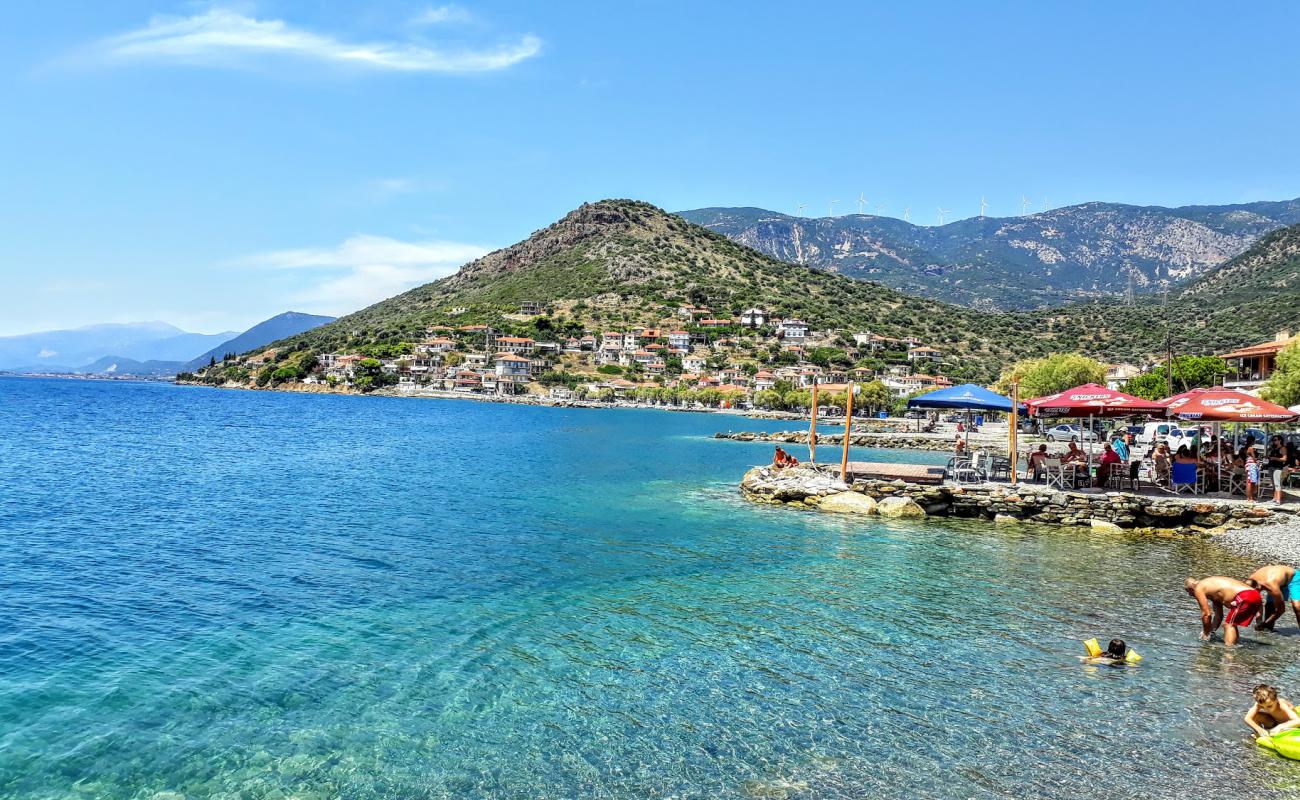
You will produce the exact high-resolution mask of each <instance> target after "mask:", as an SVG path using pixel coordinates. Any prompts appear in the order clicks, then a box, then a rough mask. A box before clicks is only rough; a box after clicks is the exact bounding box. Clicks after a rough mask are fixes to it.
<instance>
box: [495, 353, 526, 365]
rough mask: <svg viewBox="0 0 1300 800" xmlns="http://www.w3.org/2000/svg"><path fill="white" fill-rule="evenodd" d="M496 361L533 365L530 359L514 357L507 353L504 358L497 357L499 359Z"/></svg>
mask: <svg viewBox="0 0 1300 800" xmlns="http://www.w3.org/2000/svg"><path fill="white" fill-rule="evenodd" d="M496 360H497V361H522V362H524V363H525V364H531V363H532V361H530V360H529V359H527V358H524V357H523V356H517V355H514V354H512V353H507V354H505V355H503V356H497V357H496Z"/></svg>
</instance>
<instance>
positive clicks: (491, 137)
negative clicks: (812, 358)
mask: <svg viewBox="0 0 1300 800" xmlns="http://www.w3.org/2000/svg"><path fill="white" fill-rule="evenodd" d="M804 5H805V6H806V7H800V6H799V5H792V4H789V3H764V2H745V3H721V2H719V3H698V2H695V3H691V2H668V1H667V0H665V1H663V2H635V1H629V2H624V1H623V0H620V1H619V2H608V0H605V1H604V2H560V3H508V2H473V3H471V2H465V3H461V4H457V5H446V4H442V3H437V2H434V3H419V2H395V1H394V2H388V1H386V0H385V1H383V2H372V3H364V4H363V3H326V2H258V3H238V2H236V3H229V4H213V5H209V4H200V3H186V2H161V1H160V2H135V1H134V0H118V1H117V2H113V3H87V2H79V3H60V2H46V3H41V4H36V3H21V4H12V5H11V6H10V7H9V8H8V9H7V12H6V20H5V24H4V25H3V26H0V102H3V107H4V109H5V114H4V122H3V123H0V190H2V191H0V205H2V207H0V285H2V286H3V289H4V291H3V292H0V335H5V334H13V333H21V332H26V331H31V330H37V329H43V328H54V327H69V326H75V325H83V324H89V323H96V322H106V321H118V322H121V321H131V320H143V319H164V320H167V321H169V322H173V323H175V324H178V325H180V326H182V327H184V328H186V329H189V330H197V331H204V332H210V331H217V330H225V329H240V328H243V327H246V326H247V325H249V324H252V323H254V322H257V321H259V320H261V319H263V318H265V317H267V316H270V315H272V314H275V313H278V312H280V311H283V310H288V309H294V310H302V311H313V312H319V313H335V314H338V313H344V312H347V311H351V310H355V309H356V308H359V307H361V306H364V305H366V304H368V303H370V302H373V301H374V300H377V299H380V298H382V297H384V296H388V295H390V294H393V293H395V292H397V291H399V290H401V289H403V288H405V287H407V286H410V285H413V284H416V283H420V282H424V281H426V280H430V279H433V278H436V277H439V276H441V275H444V274H447V273H448V272H449V271H451V270H452V269H454V267H455V266H457V265H459V264H460V263H462V262H464V261H465V260H467V259H469V258H472V257H473V256H474V255H475V254H477V253H480V252H483V251H485V250H486V249H489V248H492V247H498V246H503V245H507V244H510V243H512V242H515V241H517V240H519V239H522V238H524V237H526V236H527V235H528V234H529V233H531V232H532V231H534V230H536V229H538V228H540V227H543V226H545V225H547V224H549V223H550V222H552V221H554V220H555V219H557V218H558V217H560V216H562V215H563V214H564V213H565V212H567V211H568V210H570V209H571V208H573V207H575V206H577V205H578V204H580V203H582V202H584V201H588V200H595V199H600V198H603V197H633V198H638V199H643V200H647V201H650V202H652V203H655V204H657V205H660V206H663V207H665V208H668V209H671V210H678V209H685V208H695V207H700V206H709V205H754V206H763V207H767V208H773V209H776V210H780V211H787V212H791V211H793V210H794V207H795V205H796V204H797V203H805V204H807V206H808V212H810V213H811V212H814V211H815V212H817V213H819V214H822V213H825V209H826V207H827V203H828V201H830V200H831V199H835V198H838V199H840V200H841V202H840V204H839V205H838V207H837V209H836V210H837V212H838V213H846V212H850V211H855V210H856V203H855V202H853V201H855V200H856V199H857V197H858V196H859V194H865V195H866V196H867V198H868V199H869V201H870V204H871V206H872V207H873V208H874V207H875V206H876V205H877V204H879V203H884V204H885V207H884V210H883V212H882V213H885V214H890V215H895V216H901V214H902V211H903V209H904V208H905V207H910V208H911V209H912V220H913V221H915V222H919V223H926V224H929V223H933V222H934V221H935V208H936V206H939V205H942V206H943V207H944V208H947V209H951V210H952V212H953V213H952V214H951V217H950V218H959V217H965V216H972V215H974V214H976V213H977V212H978V204H979V199H980V196H981V195H984V196H986V197H987V198H988V202H989V210H988V213H989V214H990V215H1010V214H1015V213H1018V212H1019V210H1020V199H1021V196H1022V194H1023V195H1028V196H1029V198H1031V200H1032V202H1033V204H1034V205H1035V206H1036V207H1041V204H1042V203H1043V202H1044V200H1045V199H1046V201H1047V202H1049V203H1050V204H1051V205H1052V206H1053V207H1055V206H1060V205H1067V204H1071V203H1077V202H1083V201H1087V200H1112V201H1119V202H1130V203H1139V204H1162V205H1178V204H1186V203H1226V202H1244V201H1249V200H1259V199H1282V198H1291V197H1295V196H1297V195H1300V159H1297V158H1296V156H1295V152H1296V151H1295V145H1294V142H1295V131H1296V130H1297V129H1298V128H1300V125H1298V124H1297V123H1300V103H1298V102H1297V99H1298V98H1297V90H1296V86H1297V80H1296V78H1297V71H1296V68H1295V61H1294V55H1293V54H1294V40H1293V39H1294V31H1295V30H1297V29H1300V7H1298V6H1295V5H1294V4H1287V3H1257V4H1250V5H1249V6H1241V7H1230V5H1229V4H1218V3H1203V4H1202V3H1188V2H1177V3H1142V4H1135V3H1070V4H1067V3H1042V2H1025V3H996V2H989V3H979V4H975V3H955V2H954V3H920V2H918V3H889V4H884V3H863V2H853V3H848V2H846V3H818V4H804Z"/></svg>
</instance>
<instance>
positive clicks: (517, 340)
mask: <svg viewBox="0 0 1300 800" xmlns="http://www.w3.org/2000/svg"><path fill="white" fill-rule="evenodd" d="M497 341H498V342H511V343H513V344H535V342H534V341H533V340H532V339H529V338H528V337H527V336H498V337H497Z"/></svg>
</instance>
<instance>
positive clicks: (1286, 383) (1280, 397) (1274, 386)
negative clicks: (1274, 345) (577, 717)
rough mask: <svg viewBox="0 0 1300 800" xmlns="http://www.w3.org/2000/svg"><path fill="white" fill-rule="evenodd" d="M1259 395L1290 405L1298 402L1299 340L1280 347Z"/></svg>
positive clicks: (1299, 400)
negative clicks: (1271, 372)
mask: <svg viewBox="0 0 1300 800" xmlns="http://www.w3.org/2000/svg"><path fill="white" fill-rule="evenodd" d="M1261 396H1262V397H1263V398H1264V399H1265V400H1267V401H1269V402H1270V403H1277V404H1278V405H1280V406H1287V407H1288V408H1289V407H1290V406H1293V405H1296V404H1297V403H1300V340H1297V341H1294V342H1292V343H1291V344H1289V345H1287V346H1286V347H1284V348H1282V352H1280V353H1278V354H1277V365H1276V366H1275V367H1274V368H1273V374H1272V375H1271V376H1270V377H1269V379H1268V383H1266V384H1264V391H1263V392H1262V393H1261Z"/></svg>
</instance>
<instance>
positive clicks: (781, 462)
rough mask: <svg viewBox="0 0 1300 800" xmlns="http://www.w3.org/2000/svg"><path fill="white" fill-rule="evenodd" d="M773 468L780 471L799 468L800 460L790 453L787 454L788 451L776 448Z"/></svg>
mask: <svg viewBox="0 0 1300 800" xmlns="http://www.w3.org/2000/svg"><path fill="white" fill-rule="evenodd" d="M772 466H774V467H776V468H778V469H784V468H785V467H797V466H799V459H797V458H795V457H794V456H792V455H790V454H789V453H787V452H786V451H784V450H782V449H781V448H780V447H778V448H776V455H775V456H773V458H772Z"/></svg>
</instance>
